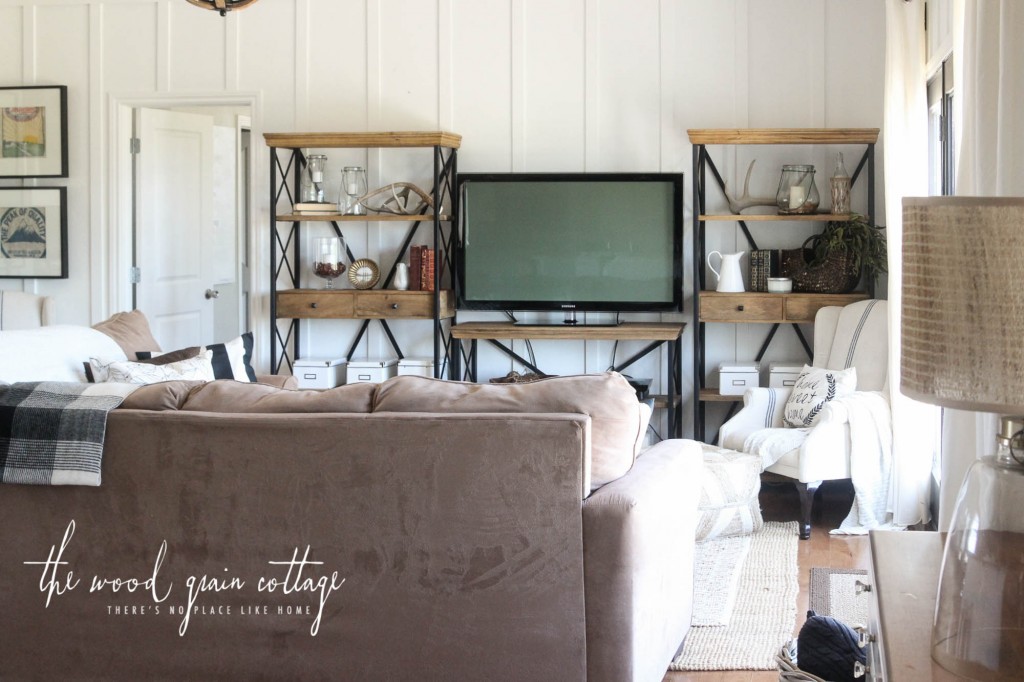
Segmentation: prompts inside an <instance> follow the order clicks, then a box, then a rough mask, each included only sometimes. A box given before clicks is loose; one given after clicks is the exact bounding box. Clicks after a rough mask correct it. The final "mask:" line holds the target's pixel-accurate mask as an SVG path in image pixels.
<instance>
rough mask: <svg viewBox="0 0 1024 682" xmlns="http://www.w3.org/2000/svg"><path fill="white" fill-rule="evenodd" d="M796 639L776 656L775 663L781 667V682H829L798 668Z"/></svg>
mask: <svg viewBox="0 0 1024 682" xmlns="http://www.w3.org/2000/svg"><path fill="white" fill-rule="evenodd" d="M796 660H797V651H796V639H795V638H794V639H791V640H789V641H788V642H786V643H785V644H783V645H782V649H781V650H780V651H779V653H777V654H775V662H776V663H777V664H778V666H779V682H828V680H824V679H822V678H820V677H818V676H817V675H812V674H811V673H805V672H804V671H803V670H801V669H800V668H798V667H797V665H796Z"/></svg>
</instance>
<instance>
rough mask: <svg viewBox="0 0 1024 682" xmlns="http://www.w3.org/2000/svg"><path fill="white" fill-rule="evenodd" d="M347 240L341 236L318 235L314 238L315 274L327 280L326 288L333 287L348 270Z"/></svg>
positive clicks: (313, 260)
mask: <svg viewBox="0 0 1024 682" xmlns="http://www.w3.org/2000/svg"><path fill="white" fill-rule="evenodd" d="M344 254H345V241H344V240H343V239H342V238H341V237H317V238H316V239H314V240H313V257H312V258H311V259H310V260H312V262H313V274H314V275H316V276H317V277H319V278H320V279H323V280H325V284H324V289H333V288H334V280H336V279H338V278H339V277H341V276H342V275H344V274H345V273H346V272H348V268H347V267H345V257H344Z"/></svg>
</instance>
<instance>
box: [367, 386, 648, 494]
mask: <svg viewBox="0 0 1024 682" xmlns="http://www.w3.org/2000/svg"><path fill="white" fill-rule="evenodd" d="M373 411H374V412H460V413H461V412H571V413H577V414H585V415H588V416H589V417H590V419H591V448H590V452H591V490H597V489H598V488H600V487H601V486H603V485H604V484H606V483H609V482H611V481H614V480H615V479H617V478H620V477H621V476H623V475H624V474H625V473H626V472H628V471H629V469H630V468H631V467H632V466H633V460H634V459H635V458H636V455H637V452H638V451H639V449H640V445H641V444H642V442H643V436H644V434H643V431H642V429H643V428H644V426H645V425H644V424H641V422H642V421H643V420H642V418H641V417H642V415H641V409H640V402H639V401H638V400H637V399H636V392H635V391H634V390H633V388H632V387H631V386H630V385H629V382H627V381H626V380H625V379H624V378H623V377H622V376H621V375H620V374H617V373H615V372H605V373H603V374H581V375H578V376H565V377H552V378H550V379H542V380H541V381H535V382H532V383H526V384H472V383H465V382H460V381H443V380H441V379H430V378H427V377H418V376H400V377H395V378H393V379H388V380H387V381H385V382H384V383H382V384H381V385H380V387H379V388H378V389H377V395H376V399H375V400H374V404H373Z"/></svg>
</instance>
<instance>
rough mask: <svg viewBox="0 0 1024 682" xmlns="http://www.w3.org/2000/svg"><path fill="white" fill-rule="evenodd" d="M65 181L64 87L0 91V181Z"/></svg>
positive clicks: (65, 105) (36, 87)
mask: <svg viewBox="0 0 1024 682" xmlns="http://www.w3.org/2000/svg"><path fill="white" fill-rule="evenodd" d="M66 177H68V88H67V86H66V85H26V86H20V87H0V178H66Z"/></svg>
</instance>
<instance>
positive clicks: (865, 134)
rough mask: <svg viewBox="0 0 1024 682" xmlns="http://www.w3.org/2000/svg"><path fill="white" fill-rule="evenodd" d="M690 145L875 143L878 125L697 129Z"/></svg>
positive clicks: (692, 130) (692, 134)
mask: <svg viewBox="0 0 1024 682" xmlns="http://www.w3.org/2000/svg"><path fill="white" fill-rule="evenodd" d="M686 132H687V134H689V136H690V143H691V144H875V143H876V142H877V141H878V128H697V129H693V128H691V129H690V130H687V131H686Z"/></svg>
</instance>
